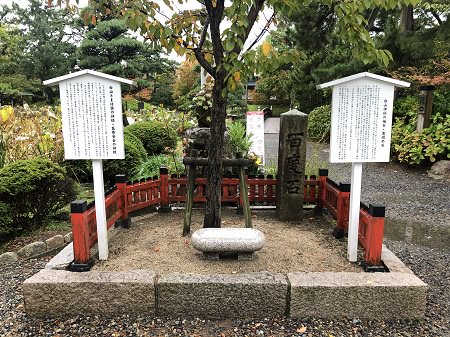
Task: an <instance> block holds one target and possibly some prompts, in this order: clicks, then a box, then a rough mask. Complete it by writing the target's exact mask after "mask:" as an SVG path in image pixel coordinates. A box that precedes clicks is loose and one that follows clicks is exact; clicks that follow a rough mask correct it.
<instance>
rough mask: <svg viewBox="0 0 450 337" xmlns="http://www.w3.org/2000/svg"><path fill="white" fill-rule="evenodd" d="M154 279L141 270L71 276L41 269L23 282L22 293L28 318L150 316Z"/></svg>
mask: <svg viewBox="0 0 450 337" xmlns="http://www.w3.org/2000/svg"><path fill="white" fill-rule="evenodd" d="M155 278H156V274H155V273H154V272H152V271H145V270H133V271H127V272H107V273H105V272H98V271H91V272H88V273H73V272H69V271H64V270H51V269H42V270H41V271H39V272H38V273H37V274H35V275H33V276H32V277H30V278H29V279H27V280H25V282H24V283H23V286H22V289H23V290H22V291H23V295H24V300H25V307H26V309H27V314H28V315H29V316H31V317H68V316H73V315H76V314H80V315H84V316H94V315H102V316H105V315H125V314H133V315H154V314H155Z"/></svg>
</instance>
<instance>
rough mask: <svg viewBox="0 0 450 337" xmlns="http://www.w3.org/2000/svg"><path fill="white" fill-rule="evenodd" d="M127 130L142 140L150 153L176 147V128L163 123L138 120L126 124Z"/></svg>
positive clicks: (153, 153) (158, 152)
mask: <svg viewBox="0 0 450 337" xmlns="http://www.w3.org/2000/svg"><path fill="white" fill-rule="evenodd" d="M125 130H126V132H127V133H128V132H130V133H132V134H133V135H134V136H136V137H137V138H138V139H139V140H140V141H141V142H142V144H143V145H144V148H145V150H146V151H147V154H149V155H155V154H160V153H163V152H164V151H165V149H166V148H167V147H169V148H175V146H176V144H177V134H176V132H175V130H173V129H170V128H169V127H165V126H164V124H162V123H158V122H138V123H135V124H132V125H128V126H126V127H125Z"/></svg>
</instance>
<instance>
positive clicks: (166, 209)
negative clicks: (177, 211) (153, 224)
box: [158, 205, 172, 213]
mask: <svg viewBox="0 0 450 337" xmlns="http://www.w3.org/2000/svg"><path fill="white" fill-rule="evenodd" d="M170 212H172V206H170V205H169V206H159V207H158V213H170Z"/></svg>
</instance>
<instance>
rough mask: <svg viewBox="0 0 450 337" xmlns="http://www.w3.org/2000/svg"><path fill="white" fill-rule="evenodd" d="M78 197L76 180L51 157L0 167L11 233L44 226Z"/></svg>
mask: <svg viewBox="0 0 450 337" xmlns="http://www.w3.org/2000/svg"><path fill="white" fill-rule="evenodd" d="M75 197H76V190H75V184H74V181H73V180H72V179H70V178H68V177H67V176H66V171H65V170H64V169H63V168H62V167H60V166H59V165H58V164H55V163H53V162H52V161H51V160H48V159H42V158H35V159H26V160H18V161H16V162H14V163H12V164H9V165H6V166H5V167H3V168H2V169H0V204H2V205H1V212H2V213H3V212H5V211H6V212H8V213H9V217H10V219H9V220H7V221H6V227H8V228H7V229H9V232H10V233H14V234H18V233H20V232H23V231H25V230H28V229H35V228H38V227H40V226H42V225H43V223H44V221H45V220H46V219H48V218H49V217H51V216H52V215H54V214H56V212H58V211H59V210H60V209H61V208H62V207H64V206H65V205H67V203H69V202H70V201H72V200H73V199H75ZM3 225H5V223H3Z"/></svg>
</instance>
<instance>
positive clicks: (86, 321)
mask: <svg viewBox="0 0 450 337" xmlns="http://www.w3.org/2000/svg"><path fill="white" fill-rule="evenodd" d="M386 244H387V246H388V248H389V249H391V250H392V251H393V252H394V253H395V254H397V256H398V257H400V258H401V259H402V260H403V261H404V262H405V263H406V264H407V265H408V266H409V267H410V268H411V269H412V270H413V271H414V273H415V274H416V275H417V276H419V277H420V278H421V279H422V280H423V281H425V282H426V283H428V285H429V286H430V288H429V293H428V300H427V310H426V315H425V318H424V319H423V320H420V321H416V320H415V321H366V320H364V321H361V320H358V319H354V318H352V317H348V318H344V319H338V320H319V319H314V318H313V319H288V318H278V319H261V320H252V319H245V320H243V319H234V320H225V321H211V320H200V319H184V318H183V317H179V318H176V319H166V318H164V317H160V318H149V317H128V316H121V317H113V318H110V319H103V318H99V317H81V316H80V317H76V318H74V319H69V320H53V319H48V320H31V319H28V318H27V316H26V314H25V311H24V304H23V298H22V294H21V287H22V282H23V281H24V280H25V279H26V278H28V277H30V276H31V275H33V274H34V273H36V272H37V271H38V270H39V269H41V268H43V267H44V265H45V263H46V262H47V260H48V258H43V259H39V260H30V261H22V262H21V263H19V264H16V265H11V266H7V267H4V268H2V270H1V271H0V336H324V337H330V336H334V337H338V336H389V337H391V336H393V337H395V336H421V337H422V336H430V337H431V336H433V337H435V336H442V337H448V336H450V329H449V324H450V322H449V317H450V297H449V293H450V284H449V280H450V269H449V268H448V265H449V261H450V251H449V250H448V249H447V250H445V249H432V248H428V247H422V246H416V245H411V244H406V243H404V242H400V241H391V240H386Z"/></svg>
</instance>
